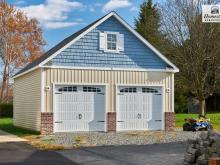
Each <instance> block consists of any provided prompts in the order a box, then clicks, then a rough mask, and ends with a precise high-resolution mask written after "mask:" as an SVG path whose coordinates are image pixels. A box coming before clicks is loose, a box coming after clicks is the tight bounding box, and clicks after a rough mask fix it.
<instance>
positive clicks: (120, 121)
mask: <svg viewBox="0 0 220 165" xmlns="http://www.w3.org/2000/svg"><path fill="white" fill-rule="evenodd" d="M117 122H120V123H122V122H125V121H117Z"/></svg>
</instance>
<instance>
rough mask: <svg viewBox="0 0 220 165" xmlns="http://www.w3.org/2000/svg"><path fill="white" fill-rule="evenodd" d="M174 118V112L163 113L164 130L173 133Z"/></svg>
mask: <svg viewBox="0 0 220 165" xmlns="http://www.w3.org/2000/svg"><path fill="white" fill-rule="evenodd" d="M175 122H176V117H175V113H174V112H165V130H166V131H174V130H175Z"/></svg>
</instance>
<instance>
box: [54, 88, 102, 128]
mask: <svg viewBox="0 0 220 165" xmlns="http://www.w3.org/2000/svg"><path fill="white" fill-rule="evenodd" d="M55 90H56V91H55V100H54V101H55V103H54V105H55V107H54V131H55V132H71V131H105V87H103V86H74V85H57V86H56V87H55Z"/></svg>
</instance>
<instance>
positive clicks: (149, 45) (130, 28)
mask: <svg viewBox="0 0 220 165" xmlns="http://www.w3.org/2000/svg"><path fill="white" fill-rule="evenodd" d="M111 16H114V17H115V18H116V19H117V20H118V21H119V22H121V23H122V24H123V25H124V26H125V27H126V28H127V29H128V30H129V31H130V32H132V33H133V34H134V35H135V36H136V37H137V38H139V39H140V40H141V41H142V42H143V43H144V44H145V45H147V46H148V47H149V48H150V49H151V50H152V51H153V52H154V53H155V54H156V55H158V56H159V57H160V58H161V59H162V60H163V61H164V62H166V63H167V64H169V65H170V66H172V67H173V69H170V70H167V69H166V70H165V71H166V72H174V73H176V72H179V69H178V68H177V67H176V66H175V65H174V64H173V63H172V62H171V61H169V60H168V59H167V58H166V57H165V56H164V55H162V54H161V53H160V52H159V51H158V50H157V49H156V48H154V47H153V46H152V45H151V44H150V43H149V42H148V41H147V40H145V39H144V38H143V37H142V36H141V35H140V34H138V33H137V32H136V31H135V30H134V29H133V28H132V27H131V26H130V25H128V23H127V22H125V21H124V20H123V19H121V18H120V17H119V16H118V15H117V14H116V13H114V12H111V13H109V14H108V15H106V16H105V17H104V18H102V19H101V20H100V21H98V22H97V23H96V24H94V25H93V26H91V27H90V28H89V29H87V30H86V31H85V32H83V33H82V34H80V35H79V36H78V37H76V38H75V39H73V40H72V41H71V42H69V43H68V44H66V45H65V46H63V47H62V48H61V49H60V50H58V51H57V52H55V53H54V54H53V55H51V56H50V57H48V58H47V59H46V60H44V61H42V62H41V63H40V64H39V65H37V66H35V67H34V68H32V69H29V70H27V71H25V72H23V73H21V74H18V75H16V76H14V77H13V78H17V77H19V76H22V75H24V74H26V73H28V72H31V71H33V70H35V69H36V68H38V67H42V66H43V65H44V64H46V63H47V62H48V61H50V60H51V59H53V58H54V57H56V56H57V55H58V54H59V53H61V52H62V51H63V50H65V49H66V48H68V47H69V46H70V45H72V44H73V43H75V42H76V41H77V40H79V39H80V38H82V37H83V36H84V35H86V34H87V33H89V32H90V31H91V30H93V29H94V28H96V27H97V26H98V25H100V24H101V23H103V22H104V21H106V20H107V19H108V18H110V17H111ZM80 69H81V68H80ZM116 70H117V69H116ZM145 71H146V70H145ZM155 71H158V69H156V70H155ZM163 71H164V70H163Z"/></svg>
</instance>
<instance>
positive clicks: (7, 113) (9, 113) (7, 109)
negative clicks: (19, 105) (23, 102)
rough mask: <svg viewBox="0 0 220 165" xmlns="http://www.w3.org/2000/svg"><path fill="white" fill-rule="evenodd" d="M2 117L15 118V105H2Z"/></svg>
mask: <svg viewBox="0 0 220 165" xmlns="http://www.w3.org/2000/svg"><path fill="white" fill-rule="evenodd" d="M0 117H13V103H0Z"/></svg>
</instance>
